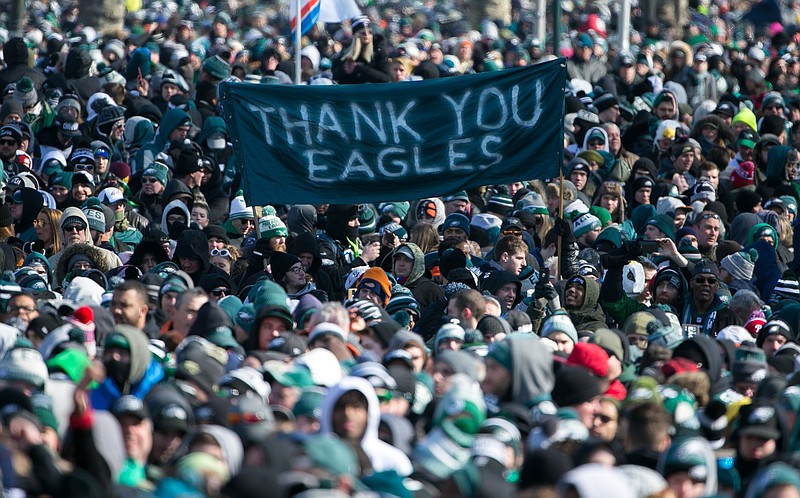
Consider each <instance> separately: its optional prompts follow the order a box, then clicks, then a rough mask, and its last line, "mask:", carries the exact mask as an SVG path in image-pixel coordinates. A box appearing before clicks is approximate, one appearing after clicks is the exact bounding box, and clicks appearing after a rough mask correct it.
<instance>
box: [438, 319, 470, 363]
mask: <svg viewBox="0 0 800 498" xmlns="http://www.w3.org/2000/svg"><path fill="white" fill-rule="evenodd" d="M466 335H467V333H466V331H465V330H464V328H463V327H462V326H461V325H458V324H456V323H445V324H444V325H442V326H441V327H439V330H438V331H436V337H434V339H433V353H434V355H435V354H436V353H437V352H438V351H439V345H440V344H441V343H442V342H444V341H447V340H456V341H461V342H462V343H463V342H464V341H465V340H466Z"/></svg>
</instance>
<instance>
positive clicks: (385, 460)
mask: <svg viewBox="0 0 800 498" xmlns="http://www.w3.org/2000/svg"><path fill="white" fill-rule="evenodd" d="M350 391H358V392H360V393H361V394H362V395H363V396H364V397H365V398H366V400H367V427H366V431H365V432H364V435H363V436H362V437H361V442H360V445H361V448H362V449H363V450H364V453H366V454H367V457H369V460H370V463H371V464H372V470H373V471H375V472H384V471H391V470H394V471H396V472H397V473H398V474H400V475H401V476H408V475H410V474H411V473H412V472H413V471H414V469H413V468H412V466H411V461H410V460H409V459H408V457H407V456H406V455H405V454H404V453H403V452H402V451H400V450H399V449H397V448H395V447H394V446H391V445H389V444H387V443H384V442H383V441H381V440H380V439H379V438H378V426H379V425H380V419H381V414H380V405H379V403H378V397H377V395H376V394H375V389H374V388H373V387H372V384H370V383H369V381H367V380H366V379H362V378H359V377H345V378H344V379H342V380H341V381H340V382H339V383H338V384H336V385H335V386H333V387H331V388H330V389H329V390H328V392H327V394H326V395H325V398H323V400H322V418H321V420H320V433H321V434H334V432H333V409H334V407H335V406H336V402H337V401H339V398H341V397H342V395H344V394H345V393H347V392H350Z"/></svg>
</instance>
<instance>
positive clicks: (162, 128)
mask: <svg viewBox="0 0 800 498" xmlns="http://www.w3.org/2000/svg"><path fill="white" fill-rule="evenodd" d="M191 120H192V119H191V118H190V117H189V115H188V114H187V113H186V111H184V110H183V109H178V108H175V109H170V110H168V111H167V112H165V113H164V115H163V116H162V117H161V123H160V125H159V127H158V132H157V133H156V135H155V138H154V139H153V143H154V144H155V145H156V147H157V148H158V149H159V150H161V149H163V148H164V147H165V146H166V145H167V143H168V142H169V136H170V134H172V132H173V131H175V128H177V127H178V126H179V125H180V124H181V123H184V122H186V121H191Z"/></svg>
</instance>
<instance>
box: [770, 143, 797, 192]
mask: <svg viewBox="0 0 800 498" xmlns="http://www.w3.org/2000/svg"><path fill="white" fill-rule="evenodd" d="M791 150H792V148H791V147H789V146H788V145H776V146H775V147H773V148H771V149H770V150H769V152H768V153H767V171H766V175H767V180H769V181H770V182H778V183H785V182H786V181H787V180H786V158H787V157H788V156H789V151H791Z"/></svg>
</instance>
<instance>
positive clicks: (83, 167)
mask: <svg viewBox="0 0 800 498" xmlns="http://www.w3.org/2000/svg"><path fill="white" fill-rule="evenodd" d="M75 171H94V164H76V165H75Z"/></svg>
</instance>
